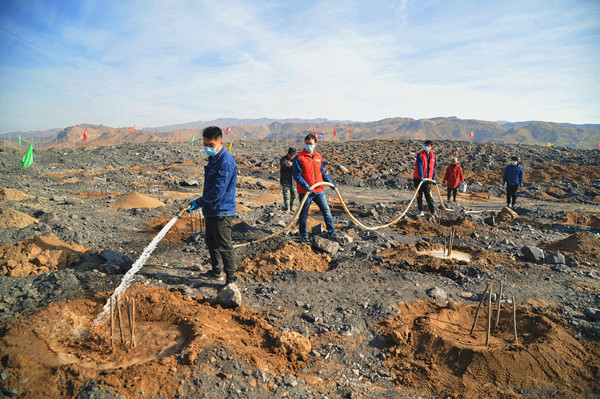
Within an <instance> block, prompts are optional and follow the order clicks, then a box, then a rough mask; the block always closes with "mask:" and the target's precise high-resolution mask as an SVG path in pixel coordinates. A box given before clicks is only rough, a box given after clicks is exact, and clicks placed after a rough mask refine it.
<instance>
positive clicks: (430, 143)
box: [423, 140, 433, 145]
mask: <svg viewBox="0 0 600 399" xmlns="http://www.w3.org/2000/svg"><path fill="white" fill-rule="evenodd" d="M423 144H425V145H433V141H431V140H425V143H423Z"/></svg>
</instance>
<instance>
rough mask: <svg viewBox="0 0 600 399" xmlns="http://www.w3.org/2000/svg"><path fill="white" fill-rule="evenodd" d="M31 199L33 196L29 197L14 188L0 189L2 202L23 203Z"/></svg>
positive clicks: (0, 200)
mask: <svg viewBox="0 0 600 399" xmlns="http://www.w3.org/2000/svg"><path fill="white" fill-rule="evenodd" d="M29 198H33V195H29V194H27V193H24V192H23V191H19V190H17V189H14V188H4V187H0V202H4V201H23V200H26V199H29Z"/></svg>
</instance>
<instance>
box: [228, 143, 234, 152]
mask: <svg viewBox="0 0 600 399" xmlns="http://www.w3.org/2000/svg"><path fill="white" fill-rule="evenodd" d="M232 145H233V141H232V142H231V143H229V147H227V152H231V146H232Z"/></svg>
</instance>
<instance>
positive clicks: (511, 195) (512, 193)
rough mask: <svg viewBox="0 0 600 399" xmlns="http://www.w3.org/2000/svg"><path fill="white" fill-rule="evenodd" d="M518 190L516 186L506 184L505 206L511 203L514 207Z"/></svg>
mask: <svg viewBox="0 0 600 399" xmlns="http://www.w3.org/2000/svg"><path fill="white" fill-rule="evenodd" d="M518 188H519V185H518V184H508V183H506V205H507V206H509V205H510V202H511V201H512V206H515V203H516V202H517V189H518Z"/></svg>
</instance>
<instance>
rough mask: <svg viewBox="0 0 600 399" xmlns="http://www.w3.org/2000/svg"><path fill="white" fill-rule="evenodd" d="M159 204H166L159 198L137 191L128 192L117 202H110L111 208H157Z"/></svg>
mask: <svg viewBox="0 0 600 399" xmlns="http://www.w3.org/2000/svg"><path fill="white" fill-rule="evenodd" d="M159 206H165V204H164V203H163V202H161V201H159V200H157V199H154V198H152V197H146V196H145V195H142V194H140V193H138V192H137V191H132V192H130V193H128V194H125V195H123V196H122V197H120V198H119V199H117V200H116V201H115V202H113V203H112V204H110V206H109V208H111V209H133V208H156V207H159Z"/></svg>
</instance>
